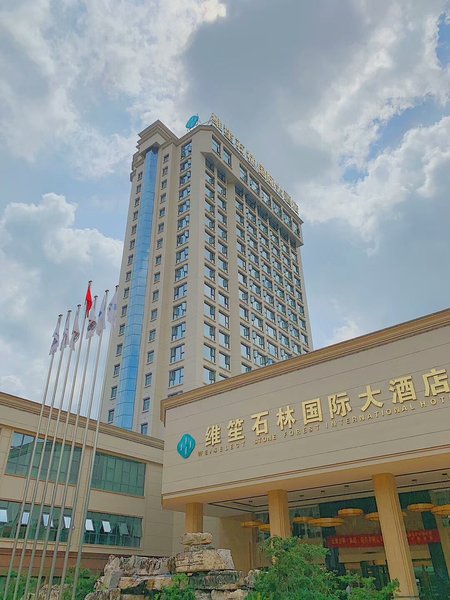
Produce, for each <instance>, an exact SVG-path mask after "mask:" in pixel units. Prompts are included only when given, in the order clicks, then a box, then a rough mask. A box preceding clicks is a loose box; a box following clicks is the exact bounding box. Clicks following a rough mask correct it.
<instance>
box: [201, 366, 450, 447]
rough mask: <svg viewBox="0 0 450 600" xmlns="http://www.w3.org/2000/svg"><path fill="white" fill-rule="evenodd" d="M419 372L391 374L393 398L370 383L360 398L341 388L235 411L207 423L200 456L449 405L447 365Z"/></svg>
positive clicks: (390, 386)
mask: <svg viewBox="0 0 450 600" xmlns="http://www.w3.org/2000/svg"><path fill="white" fill-rule="evenodd" d="M415 377H416V379H414V378H413V376H412V375H403V376H401V377H396V378H394V379H391V380H390V381H389V383H388V385H387V392H388V400H386V396H385V394H384V393H383V391H382V390H381V389H378V388H375V387H372V386H371V385H366V386H365V387H364V388H363V389H361V393H360V394H358V401H356V399H355V398H353V397H350V396H349V394H348V393H347V392H345V391H341V392H336V393H333V394H330V395H329V396H327V397H325V398H312V399H311V400H304V401H302V402H299V403H292V404H287V405H285V406H280V407H278V409H273V410H271V411H270V410H261V411H260V412H257V413H255V414H252V415H250V416H249V417H248V418H247V417H245V418H244V417H242V416H240V415H239V414H237V415H233V418H231V419H230V420H229V421H228V423H227V424H226V426H224V425H221V424H219V423H213V424H211V425H208V427H207V428H206V431H205V434H204V439H203V449H200V448H199V449H198V450H197V456H199V457H205V456H211V455H217V454H221V453H223V452H229V451H234V450H239V449H240V448H244V447H246V446H247V447H248V445H249V444H251V445H265V444H269V443H272V442H275V443H276V442H277V441H280V440H282V439H286V438H288V439H289V438H297V437H299V436H304V435H308V434H312V433H315V432H323V431H327V430H329V431H332V430H335V429H336V428H340V427H346V426H349V425H353V424H356V423H362V422H374V421H376V420H378V419H382V418H385V417H391V416H395V415H403V414H405V413H411V412H414V411H420V410H421V409H427V408H432V407H434V406H441V405H442V404H448V405H450V382H449V375H448V373H447V370H446V369H439V368H432V369H430V370H429V371H427V372H425V373H422V374H421V375H419V376H417V375H416V376H415ZM419 377H420V380H421V382H422V383H423V395H421V397H419V395H418V393H417V391H416V385H417V379H418V378H419ZM383 398H384V399H383Z"/></svg>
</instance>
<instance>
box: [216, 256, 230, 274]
mask: <svg viewBox="0 0 450 600" xmlns="http://www.w3.org/2000/svg"><path fill="white" fill-rule="evenodd" d="M217 264H218V265H219V268H220V269H222V271H225V273H228V262H227V261H226V260H223V258H219V260H218V261H217Z"/></svg>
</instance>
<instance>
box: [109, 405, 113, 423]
mask: <svg viewBox="0 0 450 600" xmlns="http://www.w3.org/2000/svg"><path fill="white" fill-rule="evenodd" d="M108 423H114V409H113V408H111V409H110V410H108Z"/></svg>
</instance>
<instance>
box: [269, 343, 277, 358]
mask: <svg viewBox="0 0 450 600" xmlns="http://www.w3.org/2000/svg"><path fill="white" fill-rule="evenodd" d="M267 350H268V352H269V354H271V355H272V356H275V357H277V358H278V348H277V347H276V346H275V344H272V343H271V342H267Z"/></svg>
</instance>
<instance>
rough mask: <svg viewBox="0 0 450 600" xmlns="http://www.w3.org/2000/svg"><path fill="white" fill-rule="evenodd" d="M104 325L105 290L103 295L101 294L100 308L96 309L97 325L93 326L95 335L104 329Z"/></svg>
mask: <svg viewBox="0 0 450 600" xmlns="http://www.w3.org/2000/svg"><path fill="white" fill-rule="evenodd" d="M105 327H106V292H105V295H104V296H103V300H102V304H101V306H100V310H99V311H98V317H97V327H96V328H95V331H96V333H97V335H101V334H102V331H103V330H104V329H105Z"/></svg>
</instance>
